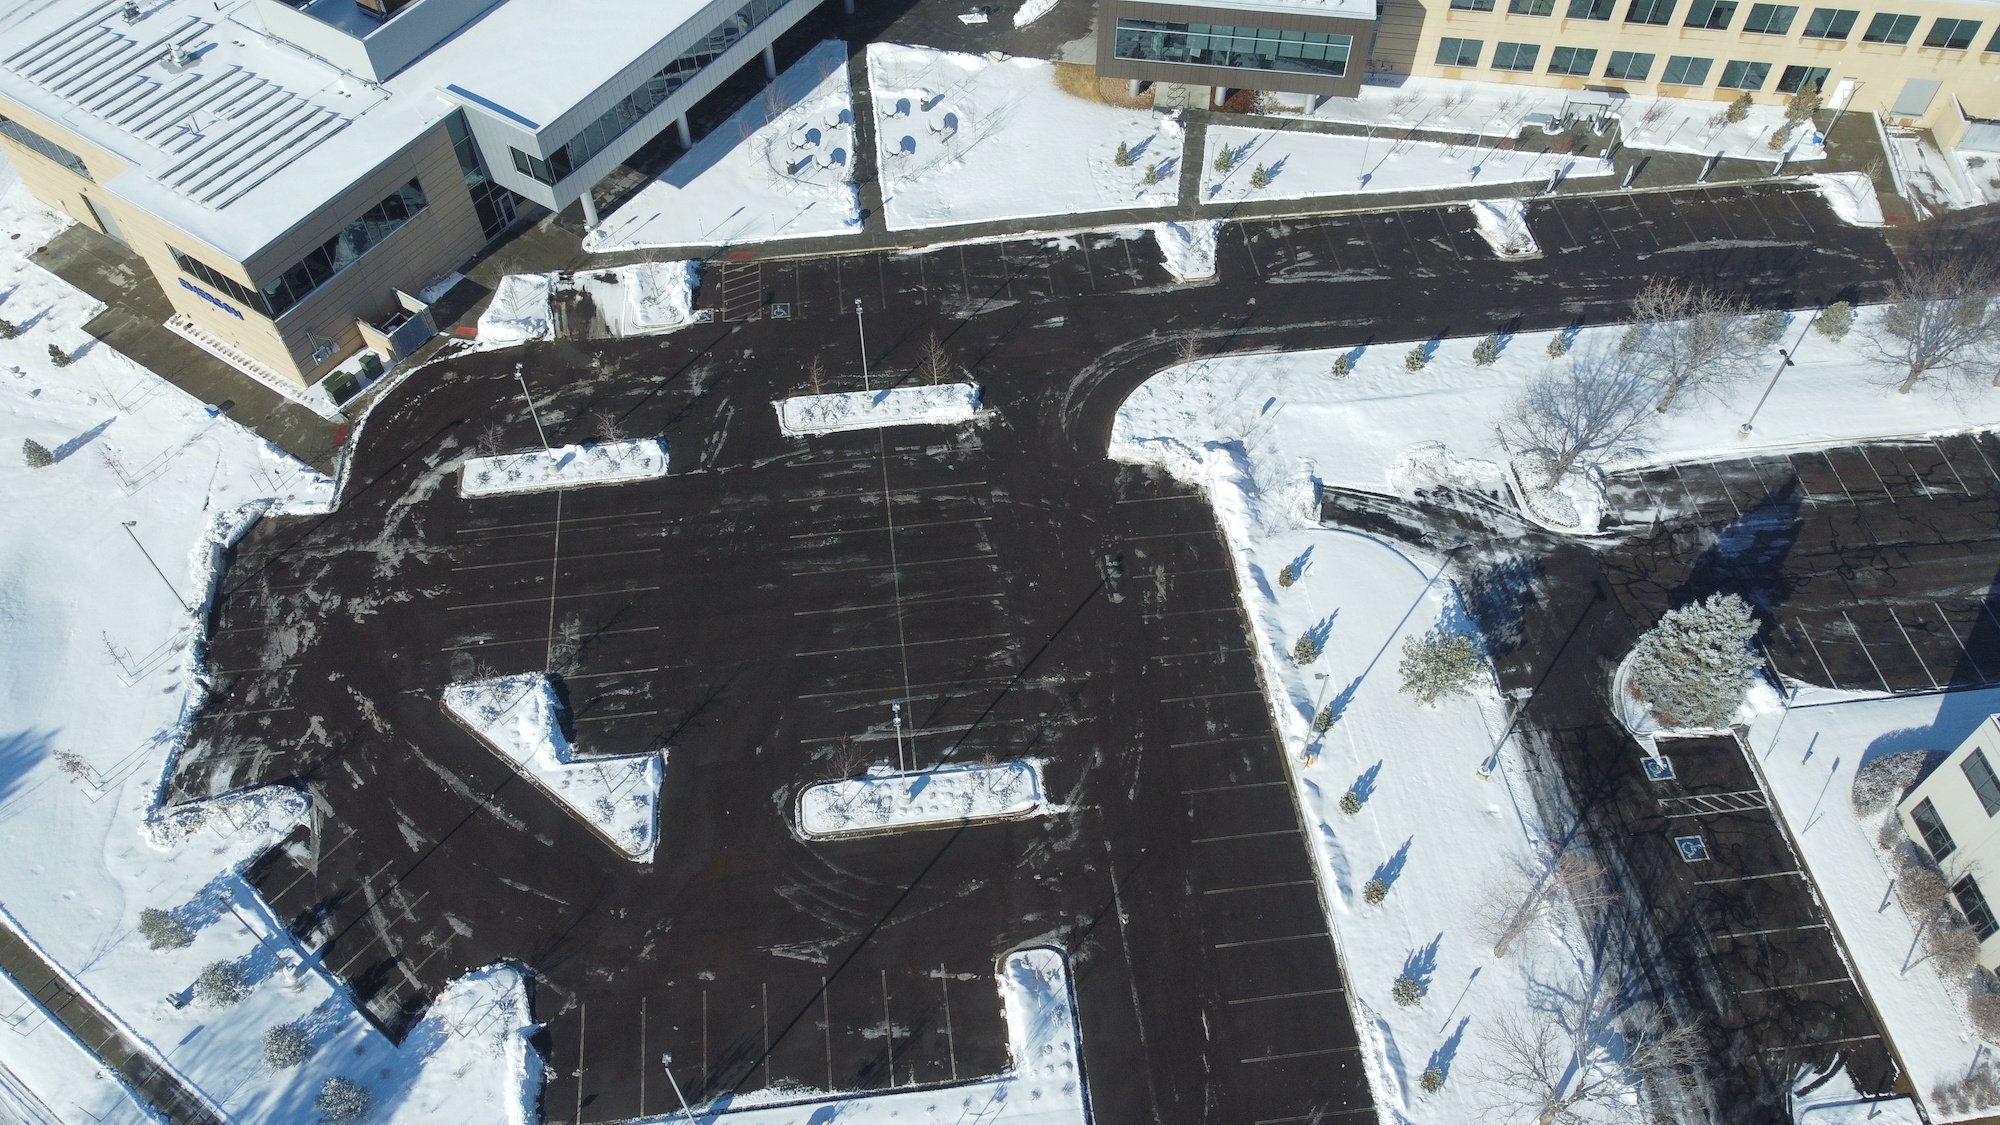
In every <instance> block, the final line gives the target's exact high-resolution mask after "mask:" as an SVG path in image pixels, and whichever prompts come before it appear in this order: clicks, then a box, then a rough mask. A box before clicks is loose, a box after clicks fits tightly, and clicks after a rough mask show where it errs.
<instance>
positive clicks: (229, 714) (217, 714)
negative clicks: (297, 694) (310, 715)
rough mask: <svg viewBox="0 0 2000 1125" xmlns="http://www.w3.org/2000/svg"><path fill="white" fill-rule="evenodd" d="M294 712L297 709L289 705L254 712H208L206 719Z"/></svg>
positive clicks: (260, 708) (263, 708) (264, 708)
mask: <svg viewBox="0 0 2000 1125" xmlns="http://www.w3.org/2000/svg"><path fill="white" fill-rule="evenodd" d="M296 710H298V708H297V707H293V706H290V705H287V706H284V707H259V708H257V709H256V710H254V711H210V712H209V713H208V717H209V718H211V719H233V718H236V717H238V716H241V715H275V714H277V713H278V712H280V711H296Z"/></svg>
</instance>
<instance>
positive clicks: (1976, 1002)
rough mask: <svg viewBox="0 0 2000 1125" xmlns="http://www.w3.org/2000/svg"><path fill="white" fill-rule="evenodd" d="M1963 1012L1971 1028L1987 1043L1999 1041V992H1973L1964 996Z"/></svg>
mask: <svg viewBox="0 0 2000 1125" xmlns="http://www.w3.org/2000/svg"><path fill="white" fill-rule="evenodd" d="M1965 1013H1966V1014H1967V1015H1969V1016H1971V1017H1972V1029H1973V1030H1974V1031H1977V1032H1978V1033H1979V1037H1980V1038H1981V1039H1984V1040H1986V1041H1987V1042H1988V1043H2000V992H1975V993H1973V994H1972V995H1971V996H1969V997H1967V998H1966V1001H1965Z"/></svg>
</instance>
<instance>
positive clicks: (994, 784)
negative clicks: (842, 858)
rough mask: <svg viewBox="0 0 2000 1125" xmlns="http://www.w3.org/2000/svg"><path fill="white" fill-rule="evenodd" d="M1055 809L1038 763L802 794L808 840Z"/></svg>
mask: <svg viewBox="0 0 2000 1125" xmlns="http://www.w3.org/2000/svg"><path fill="white" fill-rule="evenodd" d="M1049 811H1051V809H1050V806H1049V803H1048V800H1047V798H1046V797H1044V795H1043V790H1042V763H1041V762H1040V761H1038V760H1036V759H1034V758H1026V759H1023V760H1021V761H1018V762H1001V763H999V764H997V765H969V766H947V767H944V768H942V769H934V770H916V771H912V772H909V773H897V772H896V771H894V770H889V769H885V768H879V767H878V768H876V769H871V770H869V771H868V772H867V773H865V774H863V775H862V776H860V777H849V778H841V779H838V780H834V781H822V782H819V783H818V784H816V785H809V786H807V787H806V788H805V790H804V792H801V793H800V794H799V812H798V817H799V820H798V823H799V834H800V835H802V836H804V837H806V838H807V839H826V838H828V837H836V836H863V835H874V834H877V833H881V832H898V831H911V830H915V829H923V828H940V827H943V826H946V825H959V824H976V823H978V822H980V821H986V820H1019V819H1021V818H1023V817H1030V816H1039V815H1041V814H1043V813H1047V812H1049Z"/></svg>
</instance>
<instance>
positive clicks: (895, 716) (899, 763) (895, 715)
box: [889, 703, 910, 772]
mask: <svg viewBox="0 0 2000 1125" xmlns="http://www.w3.org/2000/svg"><path fill="white" fill-rule="evenodd" d="M889 721H890V722H891V723H893V724H895V727H896V768H897V769H899V770H903V771H905V772H908V771H909V768H910V767H909V765H908V764H907V763H906V762H905V761H904V760H903V705H902V704H900V703H891V704H889Z"/></svg>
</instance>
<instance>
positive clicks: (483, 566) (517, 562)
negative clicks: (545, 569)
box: [451, 528, 666, 574]
mask: <svg viewBox="0 0 2000 1125" xmlns="http://www.w3.org/2000/svg"><path fill="white" fill-rule="evenodd" d="M570 530H572V531H574V530H576V529H575V528H571V529H570ZM664 550H666V545H665V544H661V545H660V546H658V547H640V548H637V549H636V550H631V551H594V552H591V553H589V554H583V555H564V556H562V561H564V562H576V561H578V560H580V559H613V558H619V557H621V556H624V555H657V554H659V553H660V552H661V551H664ZM549 561H551V560H549V559H547V558H533V559H514V560H511V561H509V562H493V563H468V564H466V565H465V566H455V567H452V568H451V569H452V573H454V574H456V573H458V572H459V571H461V570H497V569H499V568H501V567H508V566H538V565H540V564H542V563H546V562H549Z"/></svg>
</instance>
